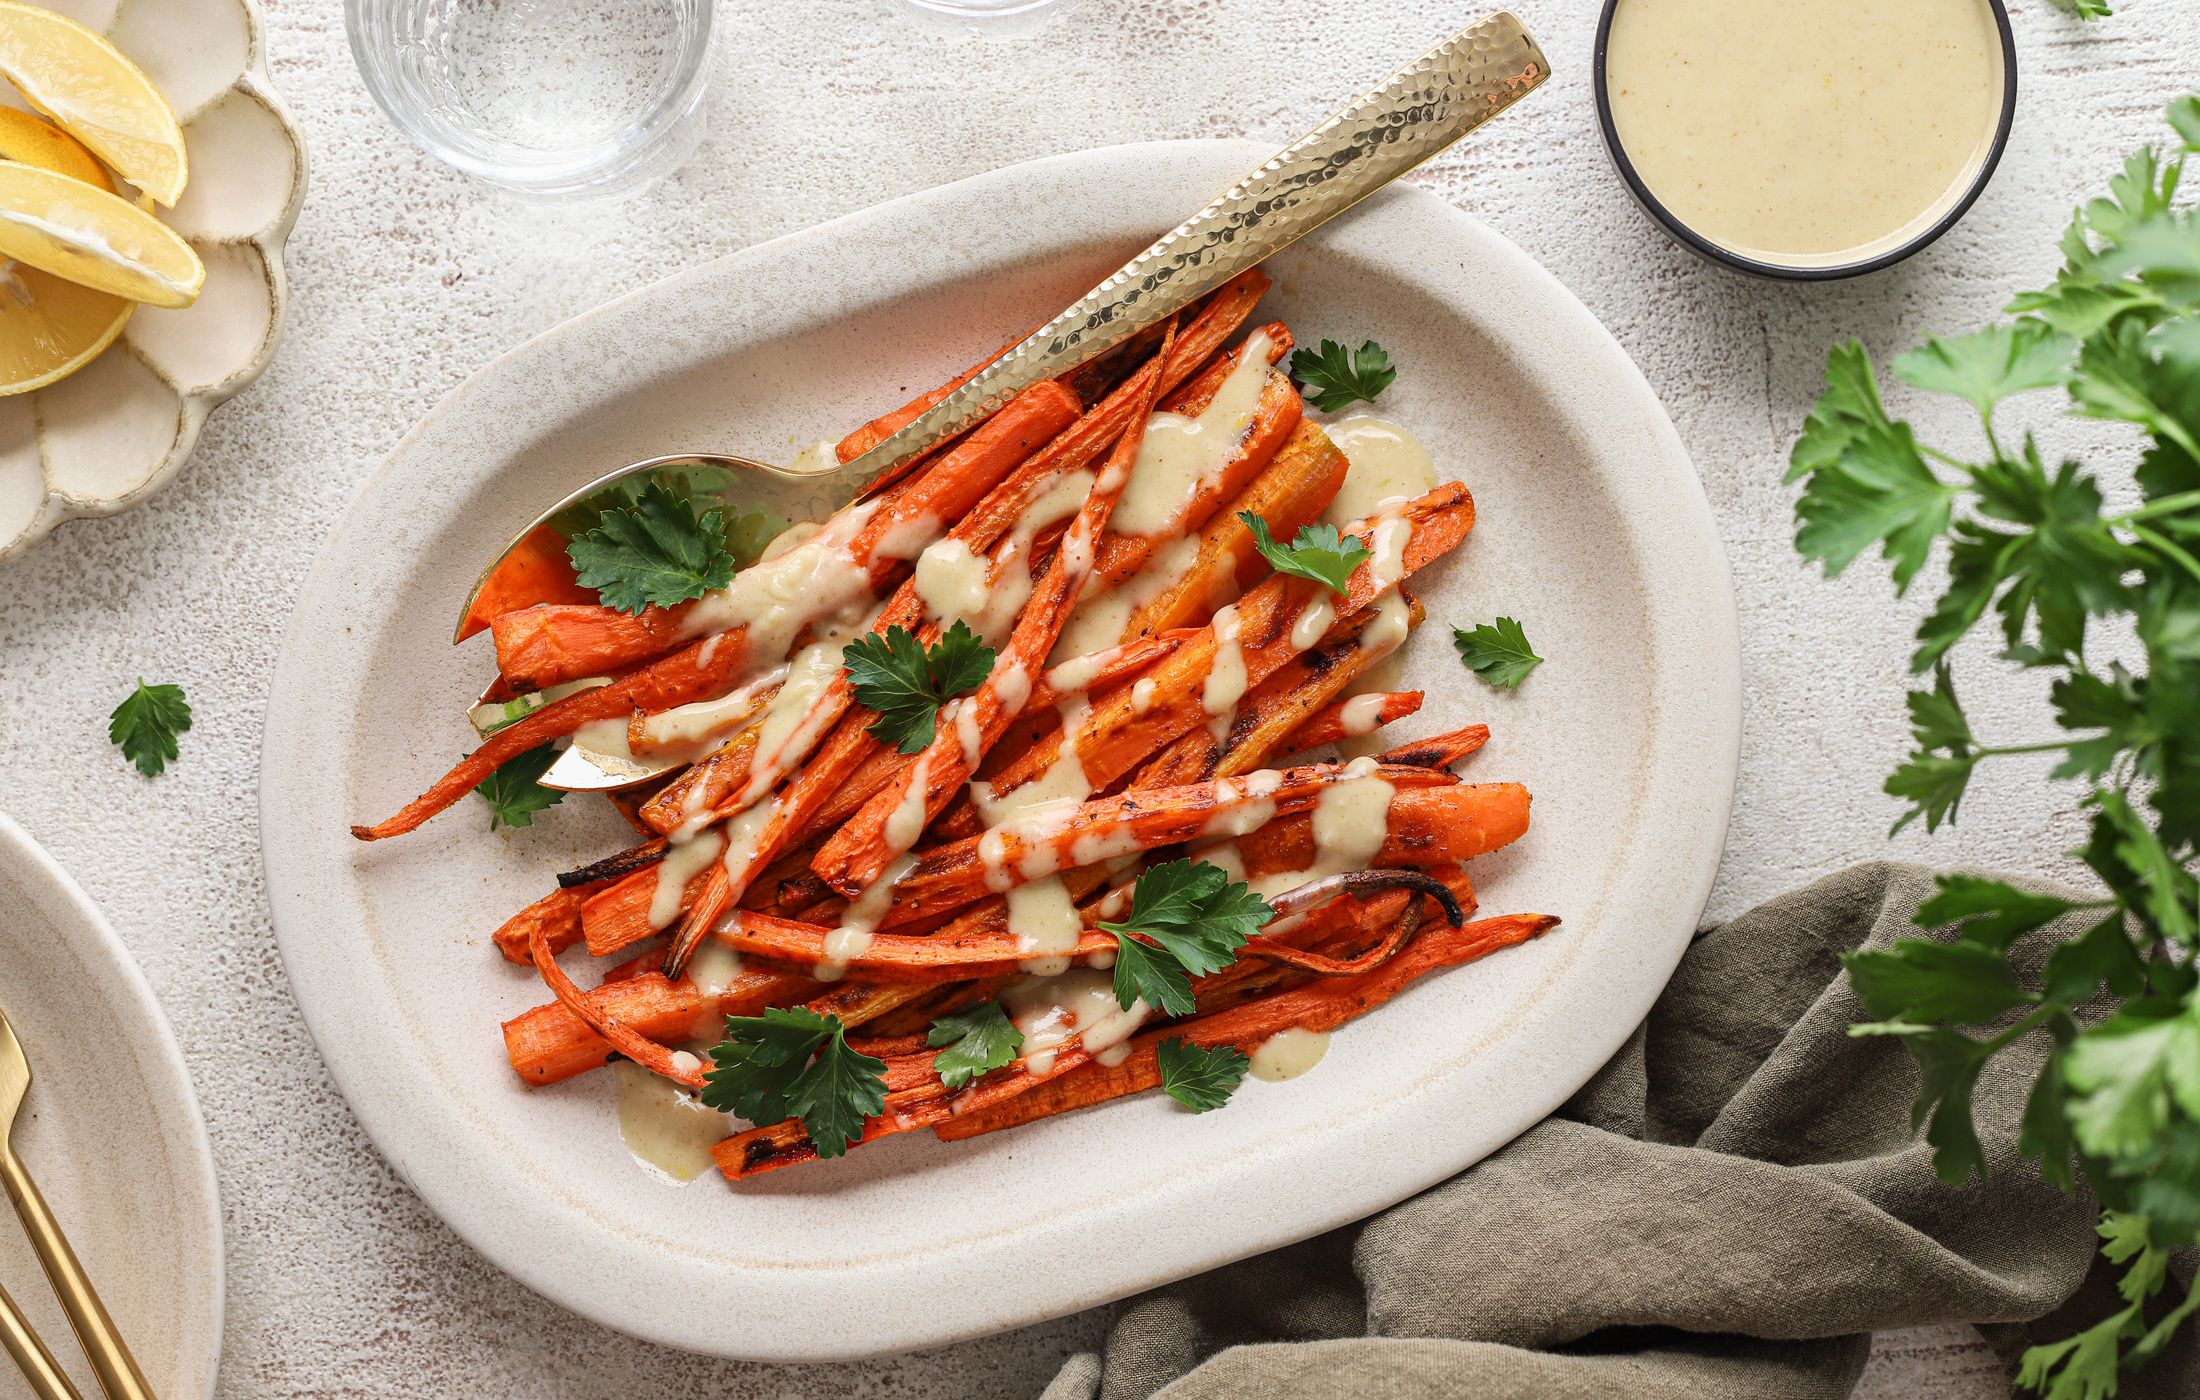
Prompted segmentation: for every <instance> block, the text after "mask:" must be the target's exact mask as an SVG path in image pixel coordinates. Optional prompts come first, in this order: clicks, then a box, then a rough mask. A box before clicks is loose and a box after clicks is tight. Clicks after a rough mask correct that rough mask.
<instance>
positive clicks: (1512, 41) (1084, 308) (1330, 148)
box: [840, 11, 1551, 490]
mask: <svg viewBox="0 0 2200 1400" xmlns="http://www.w3.org/2000/svg"><path fill="white" fill-rule="evenodd" d="M1550 75H1551V67H1550V64H1549V63H1548V62H1546V61H1545V60H1544V57H1543V51H1542V50H1541V49H1539V48H1537V47H1536V43H1535V39H1534V38H1533V37H1532V36H1530V35H1529V33H1528V31H1527V29H1526V27H1525V26H1523V25H1522V24H1521V23H1520V21H1519V20H1518V19H1515V18H1514V17H1513V16H1512V15H1510V14H1507V13H1504V12H1502V11H1501V12H1499V13H1497V14H1494V15H1489V16H1487V17H1485V18H1483V19H1480V20H1477V21H1476V22H1475V23H1474V24H1472V25H1470V26H1468V27H1467V28H1466V29H1463V30H1461V31H1460V32H1459V33H1457V34H1454V35H1453V36H1452V37H1451V38H1449V39H1447V40H1445V41H1444V42H1443V43H1441V44H1438V45H1437V46H1436V47H1435V48H1433V49H1431V50H1429V51H1428V52H1427V53H1425V54H1423V55H1422V56H1421V57H1420V58H1418V59H1416V60H1415V61H1413V62H1412V63H1409V64H1407V65H1406V66H1405V67H1403V68H1401V69H1399V70H1398V71H1397V72H1396V73H1393V74H1392V75H1391V76H1390V77H1389V78H1388V79H1387V80H1386V81H1384V82H1383V83H1381V84H1380V85H1379V86H1377V87H1375V88H1373V89H1371V90H1369V91H1368V92H1367V93H1366V94H1365V95H1363V96H1361V97H1360V98H1359V99H1358V100H1356V101H1354V102H1353V103H1351V104H1350V105H1349V106H1347V107H1345V108H1344V109H1343V110H1342V111H1339V112H1338V113H1336V114H1335V115H1334V116H1332V117H1330V118H1329V120H1327V121H1325V122H1323V123H1322V124H1321V125H1320V126H1317V127H1315V128H1314V129H1313V130H1312V131H1310V132H1308V133H1307V134H1306V135H1305V136H1303V137H1301V138H1299V140H1297V141H1296V142H1294V143H1292V144H1291V145H1289V146H1286V147H1285V148H1284V149H1283V150H1281V151H1278V152H1277V153H1276V154H1275V155H1273V156H1271V157H1269V159H1268V161H1267V163H1266V164H1264V165H1262V166H1261V167H1260V168H1259V169H1257V170H1254V171H1251V172H1249V173H1248V174H1246V175H1245V176H1244V177H1243V178H1242V179H1240V180H1239V181H1238V182H1237V183H1236V184H1234V185H1232V186H1230V188H1228V189H1226V190H1224V191H1223V192H1222V193H1221V194H1219V195H1217V196H1215V198H1214V200H1213V202H1212V203H1210V204H1209V205H1208V206H1207V207H1206V208H1204V209H1202V210H1200V211H1199V212H1198V213H1197V214H1194V215H1193V216H1192V217H1191V218H1189V219H1187V220H1185V221H1184V222H1183V223H1182V224H1179V225H1178V226H1177V227H1176V228H1175V229H1173V230H1171V231H1170V232H1169V233H1167V234H1164V235H1163V236H1162V237H1161V239H1160V240H1159V241H1158V242H1156V243H1154V245H1153V246H1152V247H1150V248H1148V249H1146V251H1145V252H1143V253H1140V254H1139V255H1138V256H1137V257H1135V258H1133V259H1131V260H1130V261H1129V262H1128V263H1125V264H1124V265H1123V266H1122V268H1121V269H1119V270H1118V271H1116V272H1115V273H1114V274H1113V275H1112V276H1110V277H1109V278H1108V279H1107V280H1106V281H1104V282H1102V283H1101V284H1100V285H1099V286H1097V287H1094V288H1093V289H1092V290H1091V291H1089V292H1087V293H1085V295H1084V296H1082V297H1080V298H1079V299H1078V300H1077V302H1076V303H1075V304H1074V305H1072V306H1071V307H1070V308H1069V309H1068V310H1066V311H1064V312H1062V313H1061V314H1060V315H1059V316H1056V317H1055V318H1054V319H1053V320H1051V321H1049V322H1047V323H1046V324H1045V325H1044V326H1041V327H1040V328H1039V329H1038V330H1036V331H1034V332H1032V334H1031V335H1030V336H1029V337H1028V338H1026V339H1025V340H1024V341H1023V342H1022V343H1021V344H1019V345H1017V346H1016V347H1015V348H1013V349H1011V350H1009V351H1008V352H1007V353H1005V354H1003V355H1002V356H1001V357H1000V358H999V359H997V360H995V361H993V363H991V364H990V365H987V366H986V367H985V369H983V370H982V371H980V372H979V373H978V374H977V375H975V376H974V377H972V378H971V379H970V380H969V382H967V383H965V384H964V385H963V386H962V387H961V388H959V389H957V390H955V392H953V393H951V394H949V395H948V396H947V397H946V398H944V399H942V400H940V401H939V402H938V403H937V404H934V405H933V406H932V407H931V408H929V409H927V410H926V411H925V412H924V413H922V414H920V415H918V416H917V418H916V419H914V420H913V421H911V422H910V423H909V424H908V425H907V426H906V427H904V428H902V429H901V430H900V431H899V432H897V433H895V434H893V435H892V436H891V437H889V438H887V439H886V440H885V441H884V442H881V443H879V444H878V445H877V446H876V447H873V448H872V449H871V450H870V451H868V452H866V453H864V454H863V455H862V456H860V457H858V458H856V459H855V460H853V461H851V462H849V463H848V465H847V466H846V467H845V468H843V470H844V471H845V473H846V475H845V476H843V477H842V478H840V479H841V480H843V481H847V482H852V483H855V484H857V485H858V486H859V488H860V489H865V490H868V489H870V488H872V487H874V486H875V485H877V484H879V483H881V482H884V481H888V480H891V479H892V477H893V474H894V471H895V469H896V468H897V467H900V466H902V465H903V464H905V463H908V462H912V461H914V460H915V459H916V457H917V454H919V453H921V452H923V451H924V450H926V449H927V448H929V447H931V446H933V445H934V444H936V443H938V442H941V441H943V440H944V439H946V438H948V437H951V436H953V435H954V434H956V433H958V432H961V431H962V430H963V429H964V428H967V427H969V426H970V425H971V424H972V423H975V422H977V421H978V420H979V419H980V418H983V417H985V416H986V415H987V414H989V413H992V412H993V411H994V410H996V409H998V408H999V407H1000V406H1001V405H1002V404H1005V403H1007V402H1008V401H1009V400H1010V399H1011V398H1014V397H1015V396H1016V395H1017V394H1019V393H1021V392H1022V391H1023V390H1025V389H1028V388H1030V387H1031V386H1032V385H1034V384H1036V383H1038V382H1039V381H1040V380H1042V379H1052V378H1054V377H1055V376H1056V375H1058V374H1061V373H1063V372H1064V371H1066V370H1069V369H1072V368H1075V367H1076V366H1078V365H1080V364H1083V363H1084V362H1085V361H1086V360H1089V359H1091V358H1092V357H1093V356H1095V355H1097V354H1099V353H1101V352H1102V351H1104V350H1107V349H1109V348H1111V347H1113V346H1116V345H1119V344H1121V343H1122V342H1124V341H1125V340H1128V339H1130V338H1131V337H1132V336H1134V335H1136V334H1137V333H1138V332H1140V331H1142V330H1144V329H1146V328H1147V327H1148V326H1152V325H1157V324H1159V323H1160V322H1161V320H1162V319H1163V318H1164V317H1166V316H1168V315H1170V314H1171V313H1172V312H1176V311H1180V310H1182V309H1183V308H1184V307H1185V306H1188V305H1189V304H1191V303H1192V302H1194V301H1196V300H1198V299H1199V298H1200V297H1202V296H1204V295H1206V294H1207V293H1208V292H1211V291H1213V290H1214V289H1215V288H1216V287H1219V286H1221V285H1222V284H1223V283H1224V282H1227V281H1228V280H1230V279H1231V278H1232V277H1235V276H1236V275H1237V274H1239V273H1240V272H1243V271H1244V270H1245V269H1247V268H1249V267H1251V266H1253V265H1254V264H1255V263H1258V262H1260V261H1261V260H1262V259H1264V258H1266V257H1267V256H1268V255H1269V254H1271V253H1274V252H1276V251H1278V250H1279V249H1282V248H1285V247H1287V246H1289V245H1290V244H1291V243H1293V242H1295V241H1297V240H1298V239H1300V238H1302V237H1304V236H1305V235H1307V234H1309V233H1312V232H1313V231H1314V230H1315V229H1317V228H1320V227H1321V226H1322V225H1323V224H1325V223H1327V222H1329V221H1330V220H1331V219H1333V218H1335V217H1336V216H1337V215H1339V214H1341V213H1343V212H1344V211H1345V210H1347V209H1349V208H1351V207H1352V206H1353V205H1355V204H1357V203H1359V202H1360V201H1361V200H1363V199H1365V198H1367V197H1368V196H1369V195H1371V194H1373V193H1375V191H1377V190H1379V189H1381V188H1382V187H1383V186H1385V185H1387V184H1389V183H1390V182H1391V181H1393V180H1395V179H1397V178H1398V177H1399V176H1400V175H1403V174H1405V173H1406V172H1407V171H1409V170H1411V169H1413V167H1415V166H1417V165H1419V164H1420V163H1421V162H1422V161H1425V160H1427V159H1428V158H1429V157H1430V156H1433V155H1435V154H1436V153H1437V152H1438V151H1441V150H1443V149H1444V148H1445V147H1447V146H1449V145H1450V144H1451V143H1452V142H1454V141H1457V140H1458V139H1459V138H1460V137H1462V136H1464V135H1466V134H1467V133H1468V132H1470V131H1473V130H1474V129H1475V128H1476V127H1478V126H1480V125H1482V123H1484V122H1486V121H1488V120H1489V119H1490V118H1491V117H1494V116H1496V115H1497V114H1498V113H1499V112H1502V111H1504V110H1505V109H1506V108H1507V107H1510V106H1511V105H1512V104H1513V103H1515V102H1517V101H1519V100H1520V99H1521V98H1523V97H1525V96H1527V95H1528V94H1529V93H1530V92H1533V91H1534V90H1535V89H1536V88H1537V87H1539V86H1541V85H1542V83H1543V80H1544V79H1546V78H1548V77H1549V76H1550Z"/></svg>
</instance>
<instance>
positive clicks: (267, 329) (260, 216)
mask: <svg viewBox="0 0 2200 1400" xmlns="http://www.w3.org/2000/svg"><path fill="white" fill-rule="evenodd" d="M43 3H44V4H45V6H46V8H48V9H52V10H57V11H59V12H60V13H62V14H64V15H67V16H68V17H69V18H71V19H73V20H76V21H78V22H79V23H81V24H85V25H88V26H89V27H91V28H93V29H96V30H99V31H100V32H101V33H104V34H105V35H106V36H107V37H108V38H109V39H111V40H113V41H114V45H115V47H116V48H118V49H120V50H122V51H123V53H125V54H127V55H128V56H129V57H130V58H131V59H132V60H133V61H134V62H136V63H137V65H138V66H139V67H140V68H143V69H144V70H145V73H146V76H147V77H149V78H151V79H152V80H153V85H154V86H155V87H157V88H159V89H160V93H161V96H163V97H165V98H166V99H167V100H168V105H169V106H170V107H172V108H174V109H175V113H176V118H177V120H178V121H180V122H181V123H182V124H183V144H184V154H185V156H186V157H187V159H188V160H189V162H190V182H189V184H188V185H187V186H186V188H185V189H184V192H183V198H182V199H181V200H179V201H178V202H177V204H176V207H175V208H173V209H169V210H164V211H161V217H162V219H163V220H164V221H166V222H167V223H168V225H169V226H170V227H172V228H174V229H175V230H176V231H177V232H179V233H181V234H182V235H183V236H184V237H185V238H187V239H189V240H190V242H191V246H192V247H194V248H196V249H197V250H198V254H199V258H200V259H201V260H202V261H203V262H204V263H205V264H206V288H205V290H204V291H202V292H200V293H199V299H198V300H197V301H196V302H194V303H193V304H192V305H190V306H188V307H186V308H184V309H183V310H180V311H164V310H161V309H158V308H156V307H148V306H141V307H139V308H138V309H137V311H136V313H135V314H133V315H132V316H131V317H130V322H129V324H128V325H127V326H125V327H123V331H122V335H121V338H119V339H118V340H116V341H115V343H114V344H113V345H110V346H108V347H107V349H106V351H105V352H104V353H103V354H101V355H100V356H99V358H98V359H96V360H93V361H92V362H91V363H90V364H88V365H86V366H85V367H84V368H83V369H80V370H78V371H77V372H76V373H74V374H72V375H70V376H69V377H68V378H66V379H63V380H61V381H60V382H58V383H55V384H49V385H47V386H46V387H45V388H43V389H34V390H32V391H31V392H30V393H27V394H13V395H9V396H7V397H5V398H0V561H5V560H7V559H8V558H10V557H11V556H13V555H17V554H20V553H22V552H23V551H25V550H27V549H29V548H30V547H31V546H32V545H34V544H36V543H37V542H38V541H40V540H42V539H44V538H45V537H46V535H47V534H48V533H50V532H51V531H52V530H53V528H54V526H56V525H58V524H60V523H61V522H62V521H64V520H70V519H74V518H77V517H79V516H90V515H113V514H115V513H116V512H118V511H124V510H128V509H129V508H130V507H131V506H134V505H136V504H138V503H139V502H140V501H143V500H145V499H146V498H147V497H149V496H151V495H152V494H153V493H154V492H156V491H158V490H159V489H160V488H161V487H162V486H164V485H166V484H167V482H168V480H169V478H170V477H173V476H174V475H175V474H176V472H177V471H178V470H179V469H180V468H181V467H182V466H183V464H184V462H185V461H187V460H188V459H189V458H190V456H191V449H192V448H193V447H194V446H195V445H197V443H198V440H199V429H200V428H201V427H202V426H204V424H205V422H206V415H207V414H208V413H210V412H212V411H213V409H214V407H215V406H216V405H218V404H220V403H221V402H222V401H223V400H225V399H227V398H229V397H230V396H231V395H233V394H235V393H236V392H237V391H238V390H240V389H242V388H244V387H245V386H246V385H247V384H250V383H251V382H252V381H253V380H254V379H257V378H258V377H259V374H260V371H261V370H263V369H265V368H266V367H267V362H268V361H269V360H270V359H272V358H273V357H274V354H275V346H276V343H277V342H278V341H279V340H280V339H281V338H282V330H283V303H284V301H285V296H286V294H285V289H284V281H283V241H284V240H285V239H286V238H288V237H289V236H290V226H291V225H292V224H293V223H295V222H296V221H297V218H298V206H299V204H300V203H301V202H302V201H303V200H304V199H305V193H306V149H305V143H304V141H303V140H302V139H301V138H300V137H299V135H298V127H297V123H296V122H295V121H293V120H292V119H291V115H290V111H289V109H288V108H286V107H285V106H284V105H283V102H282V99H281V98H280V97H278V96H276V95H275V89H274V87H273V86H272V85H271V84H270V83H269V81H268V75H267V36H266V28H267V26H266V23H265V21H264V19H263V17H262V16H261V14H260V6H259V0H43ZM0 101H5V102H6V103H7V105H9V106H14V107H21V106H24V105H25V104H24V103H23V101H22V100H21V97H20V95H19V94H18V93H17V92H16V91H15V89H14V88H12V87H9V86H8V85H7V84H6V83H4V82H0Z"/></svg>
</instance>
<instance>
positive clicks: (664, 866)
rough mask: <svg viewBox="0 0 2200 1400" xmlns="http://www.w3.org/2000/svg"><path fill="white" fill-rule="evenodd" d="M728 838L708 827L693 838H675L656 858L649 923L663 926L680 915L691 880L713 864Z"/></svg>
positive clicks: (655, 926)
mask: <svg viewBox="0 0 2200 1400" xmlns="http://www.w3.org/2000/svg"><path fill="white" fill-rule="evenodd" d="M725 844H726V838H725V837H723V836H720V835H719V834H718V833H717V832H715V831H706V832H704V833H702V834H701V835H699V836H696V837H694V838H693V839H691V840H687V841H680V842H675V843H674V844H673V847H672V849H671V850H669V851H666V852H665V858H664V859H663V860H661V861H658V862H657V885H656V888H655V889H654V890H652V891H651V892H650V896H649V926H650V927H651V928H663V927H665V926H666V925H667V924H669V923H671V922H672V921H673V920H674V919H676V918H678V917H679V916H680V897H681V895H682V894H684V893H685V892H686V890H687V887H688V881H690V880H692V879H694V878H695V877H696V876H698V875H700V874H702V873H703V872H704V871H705V870H708V869H709V868H710V863H711V862H712V861H714V860H716V859H718V852H719V851H720V850H721V849H722V848H723V847H724V846H725Z"/></svg>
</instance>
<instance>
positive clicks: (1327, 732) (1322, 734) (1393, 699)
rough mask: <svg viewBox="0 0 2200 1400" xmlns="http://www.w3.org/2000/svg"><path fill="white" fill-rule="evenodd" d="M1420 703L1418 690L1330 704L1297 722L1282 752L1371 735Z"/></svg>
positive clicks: (1374, 692)
mask: <svg viewBox="0 0 2200 1400" xmlns="http://www.w3.org/2000/svg"><path fill="white" fill-rule="evenodd" d="M1421 699H1422V696H1421V692H1420V691H1418V690H1369V691H1363V692H1362V693H1360V694H1358V695H1355V696H1352V697H1351V698H1349V699H1345V700H1332V701H1330V702H1329V703H1328V704H1326V705H1324V706H1322V707H1321V708H1320V709H1318V710H1315V711H1314V712H1313V713H1312V714H1309V715H1308V716H1307V717H1306V718H1305V719H1302V720H1300V721H1299V727H1298V728H1296V729H1294V730H1292V731H1291V733H1290V734H1289V735H1288V736H1286V737H1285V739H1284V741H1283V751H1284V752H1285V753H1298V752H1299V751H1301V750H1303V749H1318V748H1320V747H1321V746H1322V745H1324V744H1334V743H1338V742H1340V741H1342V740H1345V739H1357V738H1360V737H1362V736H1364V735H1368V734H1372V733H1374V732H1375V731H1376V730H1377V729H1380V728H1381V727H1382V726H1384V725H1386V724H1390V723H1392V722H1394V721H1397V720H1401V719H1404V718H1406V717H1407V716H1408V715H1411V714H1415V713H1418V712H1419V710H1420V708H1421ZM1485 732H1486V731H1485Z"/></svg>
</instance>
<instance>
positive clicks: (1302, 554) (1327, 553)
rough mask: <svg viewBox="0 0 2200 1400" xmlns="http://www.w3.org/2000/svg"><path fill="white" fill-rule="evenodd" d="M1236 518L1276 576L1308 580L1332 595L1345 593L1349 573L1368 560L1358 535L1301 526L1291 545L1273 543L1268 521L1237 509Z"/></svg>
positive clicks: (1332, 526)
mask: <svg viewBox="0 0 2200 1400" xmlns="http://www.w3.org/2000/svg"><path fill="white" fill-rule="evenodd" d="M1238 519H1240V520H1242V521H1244V522H1245V528H1246V529H1248V530H1251V531H1252V532H1253V548H1255V549H1257V550H1259V551H1260V557H1261V558H1263V559H1266V560H1267V561H1268V562H1269V563H1270V564H1271V565H1273V566H1274V568H1275V570H1276V572H1277V573H1279V574H1296V575H1298V576H1299V577H1300V578H1310V579H1312V580H1314V582H1316V583H1319V584H1322V585H1324V586H1325V587H1327V588H1328V589H1329V590H1330V591H1331V592H1334V593H1342V592H1344V591H1345V586H1346V585H1347V584H1348V583H1349V582H1350V581H1351V578H1352V571H1353V570H1354V569H1357V568H1358V567H1360V564H1361V562H1362V561H1364V560H1365V559H1366V558H1367V557H1368V551H1367V546H1366V545H1365V544H1363V543H1361V542H1360V539H1359V537H1358V536H1356V535H1355V536H1351V537H1343V536H1340V535H1339V534H1338V533H1337V527H1336V526H1334V525H1301V526H1300V527H1299V532H1298V534H1296V535H1294V536H1292V537H1291V543H1289V544H1277V543H1276V541H1275V538H1274V537H1273V536H1271V535H1270V534H1269V533H1268V522H1267V521H1265V520H1263V519H1261V518H1260V517H1259V516H1257V515H1255V514H1253V512H1251V511H1249V510H1241V511H1239V512H1238Z"/></svg>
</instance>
